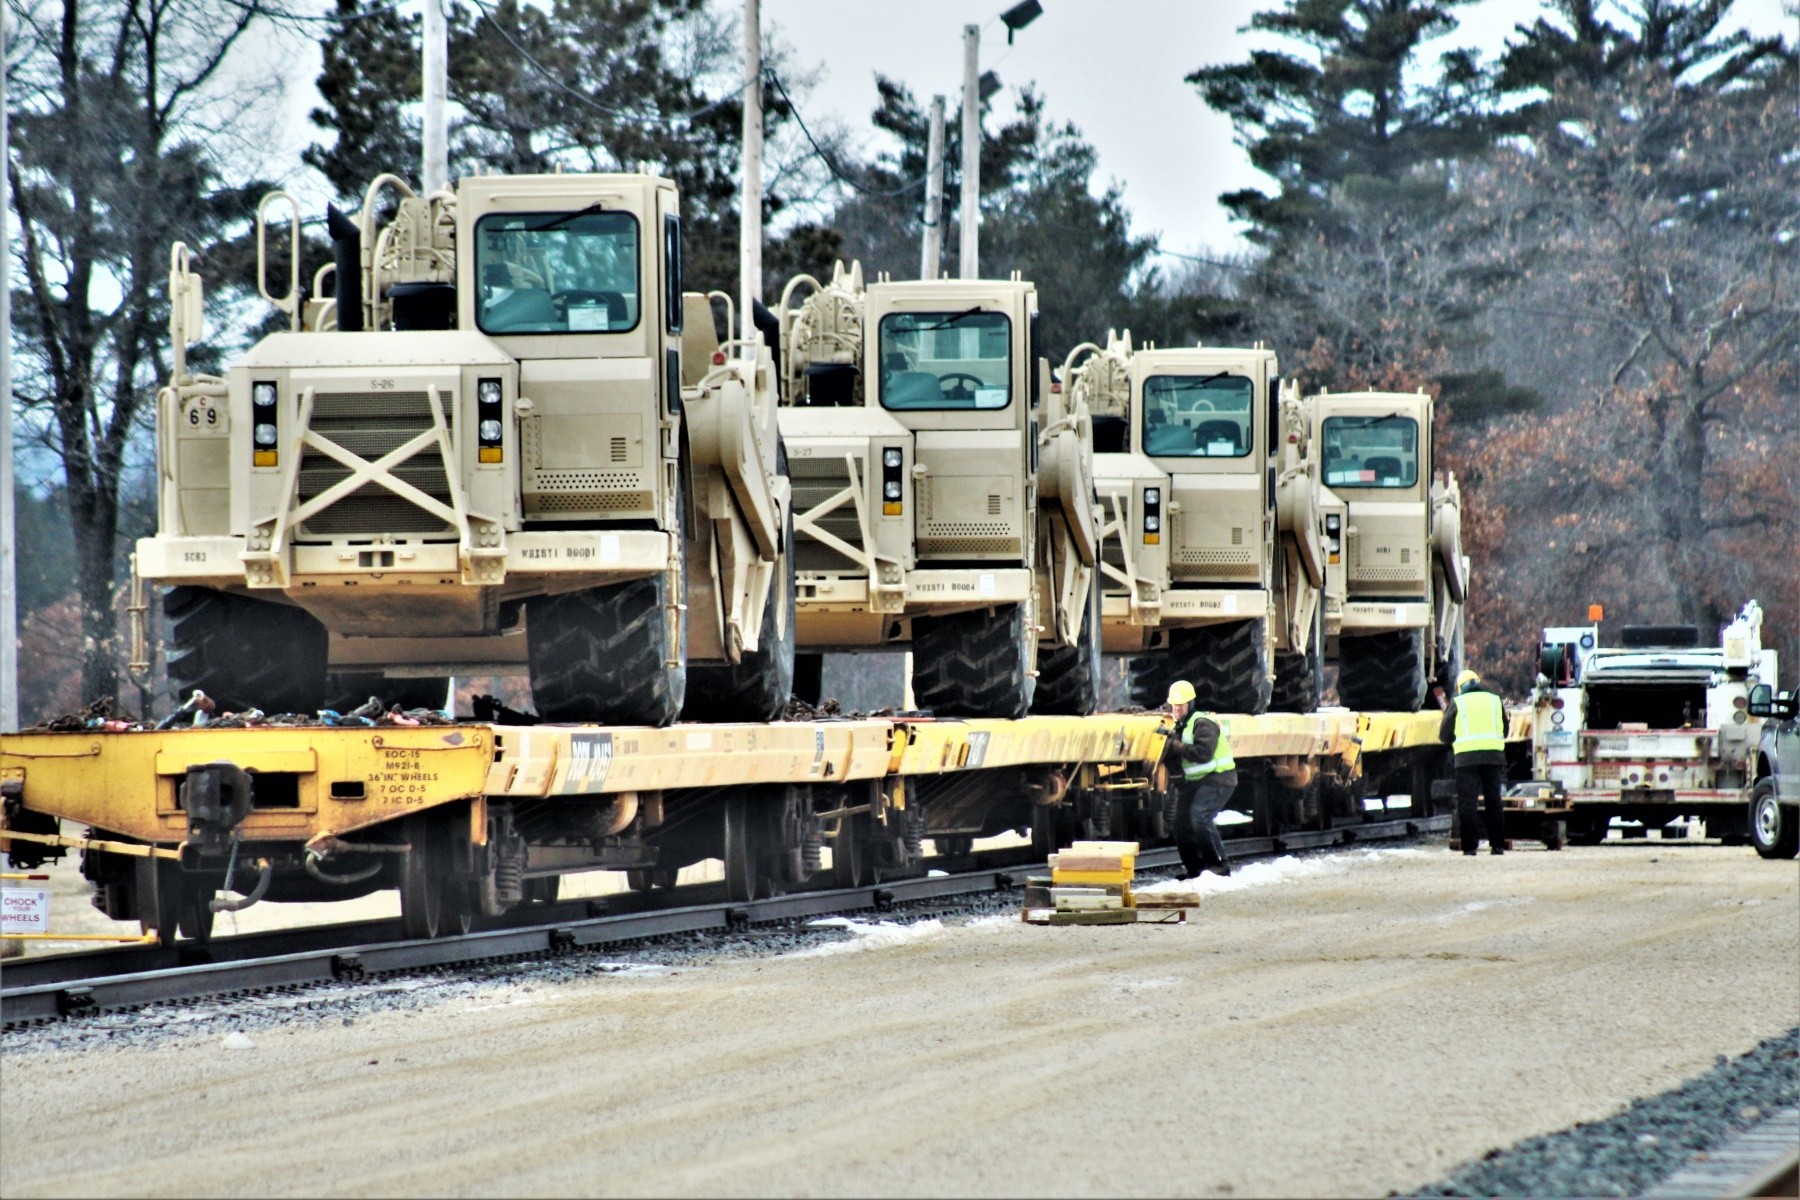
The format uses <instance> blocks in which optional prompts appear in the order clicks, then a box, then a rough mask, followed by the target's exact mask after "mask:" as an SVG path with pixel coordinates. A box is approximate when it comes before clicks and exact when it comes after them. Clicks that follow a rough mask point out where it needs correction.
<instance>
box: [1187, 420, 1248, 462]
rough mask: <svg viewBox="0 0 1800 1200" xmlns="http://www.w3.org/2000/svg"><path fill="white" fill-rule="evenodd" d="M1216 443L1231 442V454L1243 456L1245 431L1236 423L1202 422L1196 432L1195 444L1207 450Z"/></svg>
mask: <svg viewBox="0 0 1800 1200" xmlns="http://www.w3.org/2000/svg"><path fill="white" fill-rule="evenodd" d="M1214 442H1230V443H1231V452H1232V453H1233V454H1241V453H1242V452H1243V449H1244V441H1243V429H1242V427H1240V426H1239V425H1238V423H1237V422H1236V421H1202V422H1200V427H1199V428H1198V429H1196V430H1195V431H1194V443H1195V444H1196V445H1198V446H1200V447H1201V448H1202V449H1205V448H1206V447H1207V446H1210V445H1212V444H1213V443H1214Z"/></svg>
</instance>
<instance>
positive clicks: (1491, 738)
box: [1450, 692, 1506, 754]
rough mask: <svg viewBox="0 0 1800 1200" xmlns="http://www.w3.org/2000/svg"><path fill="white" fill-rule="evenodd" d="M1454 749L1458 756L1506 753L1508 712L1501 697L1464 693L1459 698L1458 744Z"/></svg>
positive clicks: (1457, 703) (1487, 693) (1457, 702)
mask: <svg viewBox="0 0 1800 1200" xmlns="http://www.w3.org/2000/svg"><path fill="white" fill-rule="evenodd" d="M1450 748H1451V750H1453V751H1454V752H1455V753H1457V754H1473V753H1475V752H1476V751H1477V750H1505V749H1506V709H1505V708H1504V707H1502V705H1501V703H1500V697H1498V696H1496V695H1494V693H1492V692H1464V693H1463V694H1462V695H1460V696H1458V697H1457V698H1456V741H1455V742H1454V743H1452V745H1451V747H1450Z"/></svg>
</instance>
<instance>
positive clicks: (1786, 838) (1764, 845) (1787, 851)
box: [1750, 779, 1800, 858]
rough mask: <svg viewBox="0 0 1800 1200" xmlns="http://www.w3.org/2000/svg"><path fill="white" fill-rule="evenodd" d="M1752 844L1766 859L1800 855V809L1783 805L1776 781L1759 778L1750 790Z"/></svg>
mask: <svg viewBox="0 0 1800 1200" xmlns="http://www.w3.org/2000/svg"><path fill="white" fill-rule="evenodd" d="M1750 844H1751V845H1753V846H1755V847H1756V852H1757V854H1759V855H1761V856H1762V857H1763V858H1792V857H1794V855H1795V854H1800V809H1796V808H1793V807H1791V806H1787V805H1784V804H1782V803H1781V801H1780V799H1779V798H1778V797H1777V796H1776V795H1775V781H1774V780H1773V779H1759V780H1757V781H1756V786H1755V787H1753V788H1751V789H1750Z"/></svg>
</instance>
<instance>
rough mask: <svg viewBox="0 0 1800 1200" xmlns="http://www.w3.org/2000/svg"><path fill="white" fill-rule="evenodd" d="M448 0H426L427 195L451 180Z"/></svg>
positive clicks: (424, 140)
mask: <svg viewBox="0 0 1800 1200" xmlns="http://www.w3.org/2000/svg"><path fill="white" fill-rule="evenodd" d="M445 26H446V22H445V20H444V0H425V28H424V41H425V61H424V63H423V64H422V65H423V72H422V74H423V75H424V85H425V88H424V90H425V95H424V100H425V113H424V118H425V119H424V129H423V130H422V131H421V132H422V136H421V139H420V140H421V141H422V142H423V143H424V149H425V163H424V171H423V176H422V177H423V179H424V181H425V194H426V195H428V196H429V195H430V194H431V193H432V192H435V191H437V190H438V189H439V188H442V187H447V186H448V185H449V183H450V150H449V132H448V124H447V122H446V119H445V116H444V103H445V94H446V92H447V91H448V90H449V73H450V68H449V60H450V47H449V32H448V30H447V29H446V28H445Z"/></svg>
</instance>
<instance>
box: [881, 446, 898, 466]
mask: <svg viewBox="0 0 1800 1200" xmlns="http://www.w3.org/2000/svg"><path fill="white" fill-rule="evenodd" d="M902 461H903V456H902V455H901V453H900V447H898V446H889V447H888V448H887V449H886V450H883V451H882V452H881V465H882V466H884V467H893V468H895V469H898V468H899V466H900V463H901V462H902Z"/></svg>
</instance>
